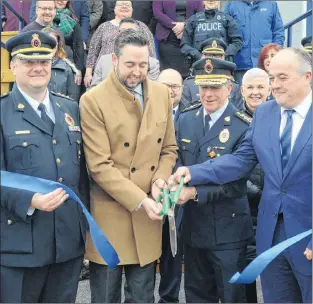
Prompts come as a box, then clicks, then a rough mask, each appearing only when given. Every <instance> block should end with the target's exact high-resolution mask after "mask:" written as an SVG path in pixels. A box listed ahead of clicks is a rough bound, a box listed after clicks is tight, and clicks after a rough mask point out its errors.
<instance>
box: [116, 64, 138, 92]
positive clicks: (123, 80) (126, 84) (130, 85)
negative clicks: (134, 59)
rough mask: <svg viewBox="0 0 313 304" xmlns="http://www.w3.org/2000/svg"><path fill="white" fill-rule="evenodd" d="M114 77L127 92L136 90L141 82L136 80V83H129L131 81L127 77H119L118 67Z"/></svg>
mask: <svg viewBox="0 0 313 304" xmlns="http://www.w3.org/2000/svg"><path fill="white" fill-rule="evenodd" d="M116 75H117V78H118V79H119V81H120V83H121V84H122V85H123V86H124V87H126V88H127V89H128V90H132V89H134V88H136V87H137V86H138V85H139V84H141V83H142V82H143V79H140V78H138V81H133V82H131V80H130V79H129V78H130V77H129V76H126V77H123V75H121V73H120V71H119V69H118V67H117V69H116Z"/></svg>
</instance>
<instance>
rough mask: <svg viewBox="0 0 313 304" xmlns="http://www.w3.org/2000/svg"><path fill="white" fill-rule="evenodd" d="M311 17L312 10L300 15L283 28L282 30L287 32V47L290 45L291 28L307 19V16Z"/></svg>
mask: <svg viewBox="0 0 313 304" xmlns="http://www.w3.org/2000/svg"><path fill="white" fill-rule="evenodd" d="M311 15H312V9H310V10H308V11H307V12H306V13H304V14H302V15H300V16H299V17H298V18H296V19H294V20H292V21H290V22H288V23H287V24H286V25H285V26H284V29H285V30H287V47H290V46H291V45H292V32H291V28H292V26H294V25H295V24H297V23H298V22H300V21H302V20H304V19H306V18H308V17H309V16H311Z"/></svg>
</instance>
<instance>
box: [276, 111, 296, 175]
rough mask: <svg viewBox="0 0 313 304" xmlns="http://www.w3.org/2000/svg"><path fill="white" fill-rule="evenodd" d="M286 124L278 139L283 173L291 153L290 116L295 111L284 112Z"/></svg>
mask: <svg viewBox="0 0 313 304" xmlns="http://www.w3.org/2000/svg"><path fill="white" fill-rule="evenodd" d="M285 112H286V113H287V115H288V117H287V122H286V126H285V128H284V130H283V133H282V135H281V138H280V145H281V161H282V169H283V172H284V171H285V169H286V167H287V164H288V160H289V157H290V153H291V134H292V114H293V113H294V112H295V110H285Z"/></svg>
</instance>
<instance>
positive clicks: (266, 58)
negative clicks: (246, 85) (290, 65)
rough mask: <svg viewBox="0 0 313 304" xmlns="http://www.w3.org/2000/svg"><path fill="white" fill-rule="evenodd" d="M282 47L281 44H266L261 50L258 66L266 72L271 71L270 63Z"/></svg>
mask: <svg viewBox="0 0 313 304" xmlns="http://www.w3.org/2000/svg"><path fill="white" fill-rule="evenodd" d="M280 49H281V46H280V45H279V44H276V43H269V44H266V45H265V46H264V47H263V48H262V50H261V51H260V54H259V58H258V68H260V69H262V70H264V71H265V72H266V73H269V68H270V63H271V61H272V59H273V57H274V56H275V55H276V54H277V53H278V51H279V50H280Z"/></svg>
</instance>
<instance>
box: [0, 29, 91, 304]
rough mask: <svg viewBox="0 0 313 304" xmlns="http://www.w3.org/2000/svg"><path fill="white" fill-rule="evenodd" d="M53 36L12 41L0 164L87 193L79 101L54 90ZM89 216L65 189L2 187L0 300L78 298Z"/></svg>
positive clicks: (33, 34) (34, 35)
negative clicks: (43, 191) (39, 190)
mask: <svg viewBox="0 0 313 304" xmlns="http://www.w3.org/2000/svg"><path fill="white" fill-rule="evenodd" d="M55 45H56V43H55V39H53V38H52V37H50V36H49V35H47V34H45V33H43V32H40V31H30V32H27V33H22V34H19V35H17V36H15V37H13V38H11V39H9V40H8V41H7V44H6V49H7V50H8V52H10V53H11V56H12V61H11V70H12V72H13V74H14V76H15V78H16V83H15V85H14V88H13V91H11V92H10V93H8V94H6V95H5V96H2V98H1V135H0V139H1V170H6V171H9V172H14V173H20V174H23V175H30V176H34V177H40V178H43V179H47V180H51V181H57V182H59V183H64V184H65V185H66V186H68V187H70V188H71V189H72V190H73V191H74V192H75V193H77V194H78V195H80V196H81V198H82V199H83V201H87V199H88V193H89V190H88V178H87V170H86V167H85V165H84V160H83V157H82V154H81V153H82V136H81V130H80V122H79V109H78V105H77V102H74V101H73V100H71V99H69V98H66V97H63V96H60V95H58V94H55V93H53V92H49V91H48V90H47V85H48V82H49V80H50V75H51V62H52V49H53V48H54V47H55ZM85 232H86V222H85V218H84V215H83V213H82V210H81V208H80V206H79V205H78V204H77V203H76V202H75V201H73V200H69V199H68V194H67V193H65V191H64V190H62V188H58V189H57V190H55V191H53V192H50V193H48V194H45V195H43V194H40V193H34V192H33V191H32V188H31V185H29V190H27V191H26V190H20V189H15V188H9V187H3V186H2V187H1V260H0V261H1V266H0V267H1V284H0V286H1V287H0V288H1V290H0V292H1V296H0V301H1V302H15V303H21V302H23V303H24V302H30V303H38V302H44V303H49V302H55V303H69V302H73V303H74V302H75V298H76V293H77V287H78V279H79V274H80V269H81V265H82V260H83V255H84V252H85Z"/></svg>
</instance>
